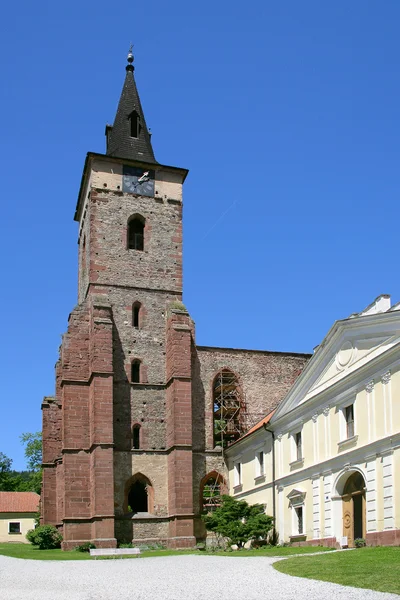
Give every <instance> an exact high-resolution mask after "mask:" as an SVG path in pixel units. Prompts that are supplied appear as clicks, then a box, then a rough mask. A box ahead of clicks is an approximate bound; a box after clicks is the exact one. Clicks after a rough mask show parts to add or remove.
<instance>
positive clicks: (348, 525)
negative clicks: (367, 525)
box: [343, 494, 354, 548]
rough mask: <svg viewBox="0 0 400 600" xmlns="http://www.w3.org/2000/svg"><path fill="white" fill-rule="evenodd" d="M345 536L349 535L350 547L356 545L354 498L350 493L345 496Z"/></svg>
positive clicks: (348, 543)
mask: <svg viewBox="0 0 400 600" xmlns="http://www.w3.org/2000/svg"><path fill="white" fill-rule="evenodd" d="M343 536H346V537H347V545H348V547H349V548H353V547H354V515H353V498H352V497H351V496H350V494H348V495H346V496H343Z"/></svg>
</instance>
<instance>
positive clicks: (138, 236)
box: [128, 217, 144, 251]
mask: <svg viewBox="0 0 400 600" xmlns="http://www.w3.org/2000/svg"><path fill="white" fill-rule="evenodd" d="M143 241H144V220H143V219H141V218H139V217H135V218H133V219H131V220H130V221H129V223H128V248H129V250H142V251H143V247H144V244H143Z"/></svg>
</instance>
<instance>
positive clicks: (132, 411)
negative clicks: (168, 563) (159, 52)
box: [43, 52, 194, 548]
mask: <svg viewBox="0 0 400 600" xmlns="http://www.w3.org/2000/svg"><path fill="white" fill-rule="evenodd" d="M106 138H107V151H106V154H105V155H101V154H95V153H89V154H88V155H87V158H86V162H85V166H84V171H83V176H82V182H81V187H80V191H79V197H78V202H77V207H76V213H75V219H76V221H77V222H78V223H79V238H78V242H79V292H78V306H77V307H76V308H75V310H74V311H73V312H72V314H71V315H70V318H69V326H68V331H67V333H66V334H65V336H64V338H63V343H62V346H61V352H60V360H59V362H58V364H57V381H58V386H57V393H56V398H55V399H52V398H46V399H45V401H44V403H43V434H44V458H43V460H44V476H43V520H44V522H46V523H47V522H53V523H56V524H57V525H59V526H60V527H62V529H63V535H64V548H69V547H73V546H76V545H77V543H78V542H79V541H81V540H88V539H90V540H92V541H93V542H94V543H95V544H96V545H97V546H102V545H103V546H110V545H111V546H112V545H115V544H116V537H118V539H122V540H125V541H131V540H132V539H133V538H140V539H144V538H146V539H149V538H150V539H155V538H157V539H167V538H168V540H169V545H170V546H176V545H178V546H180V547H182V546H190V545H193V543H194V537H193V505H192V501H191V496H192V492H191V490H192V482H191V463H192V459H191V390H190V387H191V384H190V368H191V367H190V365H191V345H192V334H193V328H192V323H191V321H190V319H189V317H188V315H187V313H186V312H185V311H184V310H179V309H182V308H183V305H181V304H180V303H179V302H180V301H181V299H182V184H183V182H184V180H185V177H186V175H187V170H186V169H180V168H176V167H169V166H165V165H161V164H159V163H158V162H157V161H156V160H155V158H154V153H153V149H152V145H151V139H150V133H149V131H148V129H147V126H146V121H145V118H144V114H143V110H142V107H141V103H140V99H139V94H138V91H137V88H136V84H135V79H134V66H133V55H132V53H131V52H130V53H129V55H128V65H127V67H126V77H125V82H124V86H123V89H122V94H121V98H120V101H119V105H118V110H117V113H116V117H115V120H114V124H113V126H110V125H107V126H106ZM177 302H178V304H177ZM174 303H175V304H174ZM174 306H175V307H176V306H178V310H177V309H176V308H175V309H174ZM166 323H167V326H166ZM178 472H179V477H176V476H175V473H178ZM155 480H156V481H157V483H158V486H157V492H156V493H154V488H153V482H154V481H155ZM178 482H179V483H178ZM131 505H132V506H131ZM132 513H134V514H135V517H136V519H135V520H134V521H133V520H132V519H131V518H129V517H128V518H124V515H128V514H132Z"/></svg>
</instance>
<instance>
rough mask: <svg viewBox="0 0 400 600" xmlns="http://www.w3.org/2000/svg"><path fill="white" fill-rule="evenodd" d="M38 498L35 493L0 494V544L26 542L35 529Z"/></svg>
mask: <svg viewBox="0 0 400 600" xmlns="http://www.w3.org/2000/svg"><path fill="white" fill-rule="evenodd" d="M39 500H40V496H39V495H38V494H35V492H0V542H26V543H28V541H27V539H26V537H25V536H26V534H27V532H28V530H29V529H33V528H34V527H35V516H36V513H37V511H38V509H39Z"/></svg>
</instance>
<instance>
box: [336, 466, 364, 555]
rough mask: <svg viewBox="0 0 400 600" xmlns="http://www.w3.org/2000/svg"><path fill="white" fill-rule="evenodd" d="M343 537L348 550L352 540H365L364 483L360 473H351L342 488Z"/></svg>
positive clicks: (351, 545)
mask: <svg viewBox="0 0 400 600" xmlns="http://www.w3.org/2000/svg"><path fill="white" fill-rule="evenodd" d="M342 499H343V535H344V536H346V537H347V545H348V546H349V548H353V547H354V540H356V539H357V538H365V532H366V523H365V514H366V512H365V481H364V477H363V476H362V475H361V473H358V472H356V473H353V474H352V475H350V477H349V478H348V479H347V481H346V483H345V485H344V488H343V495H342Z"/></svg>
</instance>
